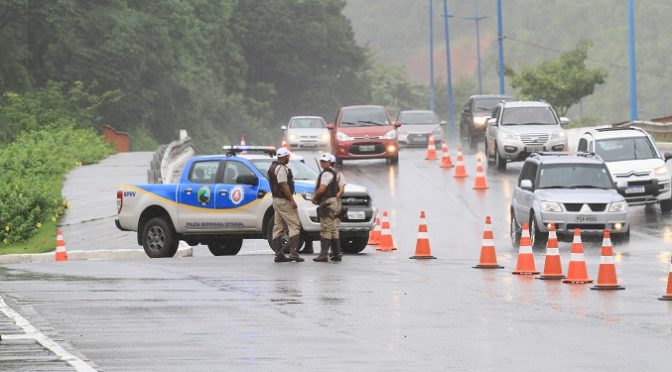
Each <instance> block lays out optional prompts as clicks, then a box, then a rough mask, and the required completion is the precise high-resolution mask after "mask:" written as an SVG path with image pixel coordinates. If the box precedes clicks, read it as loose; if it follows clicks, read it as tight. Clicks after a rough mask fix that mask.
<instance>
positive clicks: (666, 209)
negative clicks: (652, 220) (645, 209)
mask: <svg viewBox="0 0 672 372" xmlns="http://www.w3.org/2000/svg"><path fill="white" fill-rule="evenodd" d="M660 211H661V212H663V213H670V211H672V199H667V200H662V201H661V202H660Z"/></svg>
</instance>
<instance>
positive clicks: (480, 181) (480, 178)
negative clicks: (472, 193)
mask: <svg viewBox="0 0 672 372" xmlns="http://www.w3.org/2000/svg"><path fill="white" fill-rule="evenodd" d="M473 188H474V190H485V189H487V188H488V180H487V179H485V170H484V169H483V163H482V162H481V156H480V155H479V156H478V160H477V165H476V180H474V187H473Z"/></svg>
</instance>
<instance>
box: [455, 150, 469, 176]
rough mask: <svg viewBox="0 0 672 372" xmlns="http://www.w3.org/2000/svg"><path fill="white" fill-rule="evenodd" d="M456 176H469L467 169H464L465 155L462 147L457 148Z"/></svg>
mask: <svg viewBox="0 0 672 372" xmlns="http://www.w3.org/2000/svg"><path fill="white" fill-rule="evenodd" d="M453 177H455V178H464V177H467V170H466V169H464V157H463V156H462V149H461V148H459V147H458V148H457V166H455V174H454V175H453Z"/></svg>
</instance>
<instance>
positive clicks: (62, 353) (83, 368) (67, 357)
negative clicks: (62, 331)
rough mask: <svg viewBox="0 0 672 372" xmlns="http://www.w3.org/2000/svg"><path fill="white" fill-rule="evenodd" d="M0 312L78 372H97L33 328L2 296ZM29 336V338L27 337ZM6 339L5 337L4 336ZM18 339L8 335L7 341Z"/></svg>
mask: <svg viewBox="0 0 672 372" xmlns="http://www.w3.org/2000/svg"><path fill="white" fill-rule="evenodd" d="M0 312H2V313H3V314H5V315H6V316H7V317H8V318H9V319H11V320H12V321H14V323H15V324H16V325H17V326H19V327H21V329H23V331H24V332H25V333H26V334H25V336H24V338H33V339H35V341H37V342H39V343H40V344H41V345H42V346H44V347H45V348H47V349H49V350H51V352H52V353H54V354H56V355H57V356H58V357H59V358H61V360H63V361H65V362H67V363H68V364H70V365H71V366H73V367H74V368H75V370H77V371H78V372H89V371H93V372H96V371H97V370H96V369H94V368H93V367H91V366H90V365H89V364H88V363H86V362H85V361H83V360H81V359H79V358H77V357H76V356H74V355H72V354H70V353H69V352H67V351H66V350H65V349H63V348H62V347H61V346H60V345H59V344H57V343H56V342H55V341H54V340H52V339H50V338H49V337H47V336H46V335H45V334H44V333H42V332H40V331H39V330H38V329H37V328H35V327H33V326H32V325H31V324H30V323H29V322H28V321H27V320H26V319H25V318H24V317H22V316H21V315H20V314H19V313H17V312H16V311H14V309H12V308H11V307H9V306H7V304H6V303H5V300H3V299H2V296H0ZM26 336H27V337H26ZM3 337H4V336H3ZM11 338H14V339H17V338H18V335H12V336H11V337H10V335H7V339H11Z"/></svg>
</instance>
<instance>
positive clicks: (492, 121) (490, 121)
mask: <svg viewBox="0 0 672 372" xmlns="http://www.w3.org/2000/svg"><path fill="white" fill-rule="evenodd" d="M487 123H488V126H489V127H496V126H497V119H496V118H490V119H488V121H487Z"/></svg>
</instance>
